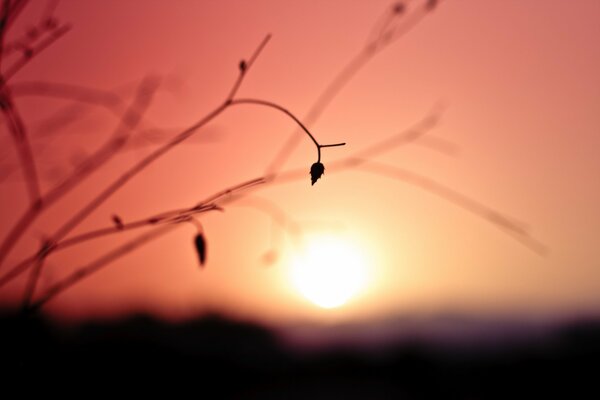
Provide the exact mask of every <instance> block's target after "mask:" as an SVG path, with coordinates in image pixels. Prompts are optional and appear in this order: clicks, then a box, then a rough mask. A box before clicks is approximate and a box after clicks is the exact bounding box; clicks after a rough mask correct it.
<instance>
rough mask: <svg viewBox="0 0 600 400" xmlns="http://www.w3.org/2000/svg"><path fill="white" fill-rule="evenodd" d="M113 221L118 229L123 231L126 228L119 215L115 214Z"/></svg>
mask: <svg viewBox="0 0 600 400" xmlns="http://www.w3.org/2000/svg"><path fill="white" fill-rule="evenodd" d="M112 221H113V223H114V224H115V226H116V227H117V229H119V230H122V229H123V228H125V225H123V220H122V219H121V217H119V216H118V215H117V214H113V216H112Z"/></svg>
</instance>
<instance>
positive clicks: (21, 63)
mask: <svg viewBox="0 0 600 400" xmlns="http://www.w3.org/2000/svg"><path fill="white" fill-rule="evenodd" d="M70 30H71V26H70V25H63V26H61V27H58V28H57V29H56V30H54V31H52V32H51V33H50V36H48V37H47V38H46V39H44V40H43V41H41V42H40V43H39V44H37V45H36V46H34V47H33V48H31V49H30V51H29V52H26V53H25V54H23V55H22V56H21V58H19V59H18V60H17V61H15V62H14V63H13V65H11V66H10V67H9V68H8V69H7V70H6V72H5V73H4V74H3V76H4V81H3V82H0V85H2V86H4V85H6V83H7V82H8V81H9V80H10V79H11V78H12V77H13V76H14V75H15V74H16V73H17V72H19V71H20V70H21V69H22V68H23V67H25V66H26V65H27V64H28V63H29V61H31V59H32V58H33V57H35V56H36V55H38V54H39V53H41V52H42V51H44V50H46V49H47V48H48V47H50V46H51V45H52V44H54V43H55V42H56V41H57V40H58V39H60V38H61V37H62V36H64V35H65V34H66V33H67V32H69V31H70Z"/></svg>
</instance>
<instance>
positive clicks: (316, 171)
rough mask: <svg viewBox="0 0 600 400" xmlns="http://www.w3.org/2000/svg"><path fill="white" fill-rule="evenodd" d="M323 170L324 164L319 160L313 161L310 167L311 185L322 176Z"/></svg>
mask: <svg viewBox="0 0 600 400" xmlns="http://www.w3.org/2000/svg"><path fill="white" fill-rule="evenodd" d="M324 172H325V166H324V165H323V164H321V163H320V162H316V163H314V164H313V165H312V166H311V167H310V182H311V185H314V184H315V182H316V181H317V179H319V178H320V177H321V176H323V173H324Z"/></svg>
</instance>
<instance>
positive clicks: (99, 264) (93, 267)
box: [29, 225, 175, 311]
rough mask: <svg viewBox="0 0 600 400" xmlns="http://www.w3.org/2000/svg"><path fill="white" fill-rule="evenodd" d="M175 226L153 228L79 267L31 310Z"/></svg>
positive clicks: (32, 305) (30, 308) (52, 288)
mask: <svg viewBox="0 0 600 400" xmlns="http://www.w3.org/2000/svg"><path fill="white" fill-rule="evenodd" d="M174 228H175V225H165V226H162V227H159V228H156V229H153V230H152V231H151V232H148V233H145V234H142V235H140V236H139V237H137V238H135V239H133V240H131V241H129V242H127V243H125V244H124V245H121V246H119V247H117V248H116V249H114V250H112V251H110V252H108V253H106V254H105V255H104V256H102V257H100V258H98V259H97V260H95V261H93V262H91V263H89V264H87V265H86V266H84V267H82V268H80V269H78V270H77V271H75V272H74V273H72V274H70V275H69V276H67V277H66V278H64V279H62V280H61V281H59V282H58V283H56V284H54V285H52V286H51V287H50V288H49V289H48V290H47V291H46V292H45V294H43V295H42V296H41V297H40V298H39V299H38V300H37V301H35V302H33V303H32V304H31V306H30V307H29V310H30V311H35V310H38V309H39V308H40V307H42V306H43V305H44V304H46V303H47V302H48V301H50V300H52V299H53V298H54V297H56V296H57V295H58V294H60V293H62V292H63V291H65V290H67V289H68V288H70V287H72V286H73V285H75V284H76V283H78V282H79V281H81V280H82V279H84V278H87V277H88V276H90V275H92V274H93V273H95V272H98V271H99V270H100V269H102V268H104V267H105V266H107V265H109V264H110V263H112V262H114V261H115V260H117V259H119V258H121V257H123V256H124V255H126V254H128V253H131V252H132V251H134V250H136V249H138V248H139V247H141V246H143V245H145V244H147V243H148V242H150V241H152V240H154V239H158V238H159V237H161V236H163V235H164V234H166V233H168V232H170V231H171V230H172V229H174Z"/></svg>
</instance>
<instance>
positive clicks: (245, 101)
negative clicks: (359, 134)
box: [229, 99, 346, 161]
mask: <svg viewBox="0 0 600 400" xmlns="http://www.w3.org/2000/svg"><path fill="white" fill-rule="evenodd" d="M229 104H231V105H236V104H256V105H260V106H265V107H271V108H274V109H276V110H279V111H281V112H283V113H284V114H286V115H287V116H289V117H290V118H292V119H293V120H294V121H295V122H296V124H298V126H300V128H301V129H302V130H303V131H304V132H305V133H306V134H307V135H308V137H309V138H310V139H311V140H312V142H313V143H314V144H315V147H316V148H317V152H318V161H320V160H321V148H322V147H337V146H344V145H345V144H346V143H334V144H319V142H317V139H315V137H314V136H313V135H312V134H311V133H310V131H309V130H308V128H307V127H306V126H305V125H304V124H303V123H302V122H301V121H300V120H299V119H298V118H297V117H296V116H295V115H294V114H292V113H291V112H290V111H289V110H287V109H286V108H284V107H282V106H280V105H279V104H276V103H273V102H270V101H265V100H258V99H235V100H232V101H231V102H230V103H229Z"/></svg>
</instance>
